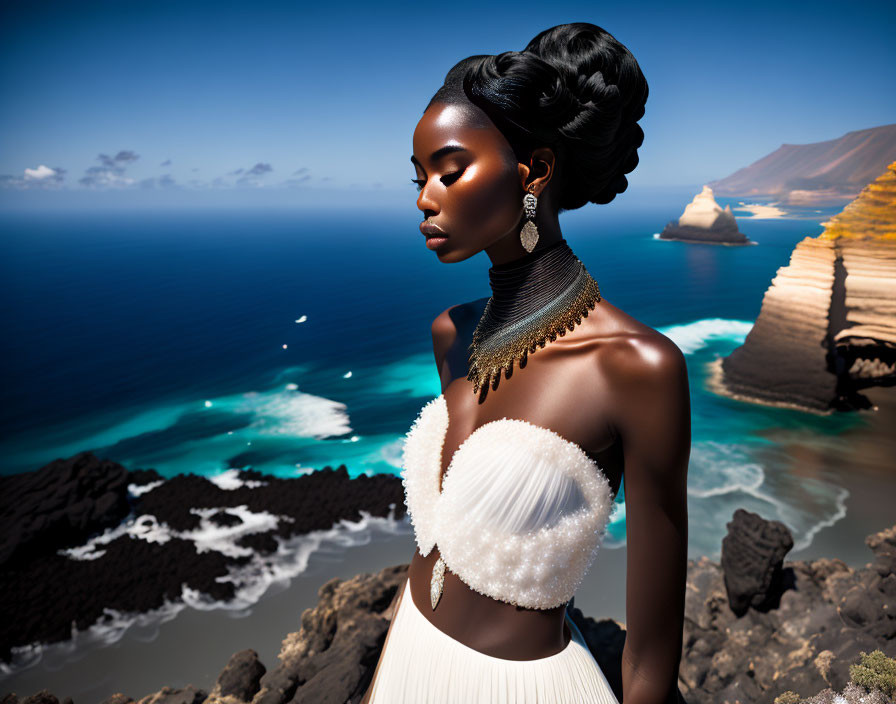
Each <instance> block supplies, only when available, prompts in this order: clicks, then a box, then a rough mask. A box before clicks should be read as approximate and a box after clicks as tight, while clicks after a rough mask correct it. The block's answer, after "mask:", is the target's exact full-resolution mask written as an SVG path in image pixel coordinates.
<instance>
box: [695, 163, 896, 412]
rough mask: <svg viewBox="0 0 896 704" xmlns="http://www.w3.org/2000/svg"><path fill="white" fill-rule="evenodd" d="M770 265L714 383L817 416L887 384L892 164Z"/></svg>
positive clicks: (894, 227) (894, 358) (892, 351)
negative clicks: (752, 311)
mask: <svg viewBox="0 0 896 704" xmlns="http://www.w3.org/2000/svg"><path fill="white" fill-rule="evenodd" d="M824 225H825V230H824V232H823V233H822V234H821V235H819V236H818V237H807V238H805V239H804V240H803V241H802V242H800V243H799V244H797V246H796V248H795V249H794V251H793V253H792V254H791V257H790V264H789V265H788V266H785V267H782V268H780V269H778V272H777V275H776V276H775V278H774V279H773V280H772V283H771V286H770V287H769V288H768V290H767V291H766V292H765V296H764V297H763V300H762V309H761V310H760V313H759V317H758V318H757V319H756V322H755V323H754V325H753V328H752V330H750V332H749V334H748V335H747V337H746V340H745V341H744V344H743V345H741V346H740V347H738V348H737V349H735V350H734V351H733V352H732V353H731V354H730V355H729V356H728V357H726V358H724V359H722V360H720V361H719V362H718V363H717V364H716V368H715V375H714V380H713V383H714V387H715V390H716V391H717V392H719V393H723V394H726V395H729V396H732V397H735V398H740V399H743V400H750V401H756V402H760V403H768V404H771V405H783V406H792V407H797V408H804V409H808V410H812V411H816V412H825V413H826V412H830V411H832V410H835V409H838V410H847V409H855V408H866V407H868V405H869V403H868V401H867V400H866V399H865V397H864V396H862V395H861V394H860V393H859V392H860V390H861V389H862V388H865V387H867V386H871V385H877V384H880V385H891V384H893V383H896V162H893V163H892V164H890V165H889V167H888V168H887V171H886V172H885V173H884V174H883V175H882V176H880V177H879V178H878V179H877V180H875V181H874V182H873V183H871V184H869V185H868V186H866V187H865V188H864V189H863V190H862V192H861V193H860V194H859V197H858V198H856V200H855V201H853V202H852V203H850V204H849V205H848V206H847V207H846V208H845V209H844V210H843V212H841V213H840V214H838V215H836V216H835V217H833V218H832V219H831V220H829V221H828V222H826V223H824Z"/></svg>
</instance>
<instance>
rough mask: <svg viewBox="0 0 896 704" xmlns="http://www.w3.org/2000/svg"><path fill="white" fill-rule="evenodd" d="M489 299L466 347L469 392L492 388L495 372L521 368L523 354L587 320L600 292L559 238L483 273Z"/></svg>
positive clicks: (497, 375)
mask: <svg viewBox="0 0 896 704" xmlns="http://www.w3.org/2000/svg"><path fill="white" fill-rule="evenodd" d="M489 281H490V284H491V287H492V297H491V298H489V300H488V303H486V306H485V310H484V311H483V313H482V317H481V318H480V320H479V324H478V325H477V326H476V330H475V332H474V333H473V339H472V342H471V343H470V347H469V350H470V358H469V365H470V371H469V373H468V374H467V380H468V381H472V382H473V392H474V393H478V392H479V390H480V389H482V390H483V392H484V393H487V391H488V388H491V389H493V390H494V389H497V388H498V382H499V381H500V380H501V373H502V372H503V373H504V377H505V378H506V379H509V378H510V377H511V375H512V374H513V366H514V363H515V362H518V363H519V364H518V366H519V367H520V369H522V368H523V367H525V366H526V362H527V360H528V355H529V354H531V353H533V352H535V351H536V350H537V349H538V348H539V347H544V346H545V345H546V344H547V343H548V342H549V341H550V342H553V341H554V340H556V339H557V336H558V335H559V336H563V335H565V334H566V332H567V331H571V330H574V329H575V326H576V325H578V324H579V323H581V322H582V318H587V317H588V313H589V311H591V310H593V309H594V307H595V305H597V303H598V302H599V301H600V299H601V295H600V288H599V287H598V285H597V282H596V281H595V280H594V279H593V278H592V277H591V275H590V274H589V273H588V270H587V269H586V268H585V265H584V264H582V262H581V261H579V259H578V257H576V256H575V254H574V253H573V251H572V249H570V247H569V244H568V243H567V242H566V240H564V239H560V240H559V241H557V242H555V243H554V244H552V245H550V246H548V247H546V248H545V249H543V250H536V251H533V252H531V253H529V254H526V255H524V256H523V257H521V258H520V259H517V260H515V261H512V262H508V263H506V264H500V265H495V266H493V267H492V268H491V269H489Z"/></svg>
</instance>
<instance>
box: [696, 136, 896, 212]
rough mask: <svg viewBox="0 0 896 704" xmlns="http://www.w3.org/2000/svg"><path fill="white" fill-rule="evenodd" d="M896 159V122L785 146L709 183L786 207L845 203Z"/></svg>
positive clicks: (731, 193)
mask: <svg viewBox="0 0 896 704" xmlns="http://www.w3.org/2000/svg"><path fill="white" fill-rule="evenodd" d="M893 160H896V123H893V124H889V125H881V126H879V127H870V128H868V129H862V130H854V131H852V132H847V133H846V134H844V135H842V136H841V137H837V138H835V139H829V140H826V141H824V142H813V143H811V144H782V145H781V146H780V147H778V148H777V149H776V150H775V151H773V152H772V153H771V154H767V155H766V156H764V157H762V158H761V159H759V160H758V161H756V162H754V163H752V164H750V165H749V166H746V167H744V168H742V169H738V170H737V171H736V172H734V173H733V174H731V175H730V176H726V177H725V178H723V179H720V180H718V181H710V183H709V185H710V186H711V187H712V188H713V190H714V191H715V192H716V194H718V195H720V196H729V197H736V196H739V197H743V196H763V197H766V196H767V197H771V198H774V200H775V201H776V203H778V204H780V205H785V206H787V205H790V206H803V207H809V206H812V207H819V206H842V205H845V204H846V203H848V202H849V201H851V200H853V199H854V198H856V196H858V194H859V192H860V191H861V190H862V188H863V187H864V186H865V184H867V183H869V182H870V181H873V180H874V179H876V178H877V177H878V175H879V174H880V173H881V172H882V171H883V170H884V169H886V168H887V164H889V163H890V162H892V161H893Z"/></svg>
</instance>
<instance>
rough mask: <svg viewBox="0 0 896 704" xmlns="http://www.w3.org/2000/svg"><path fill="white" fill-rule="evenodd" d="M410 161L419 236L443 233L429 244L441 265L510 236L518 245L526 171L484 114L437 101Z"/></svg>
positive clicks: (422, 121)
mask: <svg viewBox="0 0 896 704" xmlns="http://www.w3.org/2000/svg"><path fill="white" fill-rule="evenodd" d="M411 162H412V163H413V164H414V168H416V170H417V180H416V183H417V187H418V190H419V192H420V195H419V196H418V197H417V207H418V208H420V210H421V211H422V212H423V217H424V222H423V223H421V225H420V227H421V232H424V234H425V231H426V228H427V225H430V226H432V225H434V226H436V227H438V228H439V229H441V231H442V233H444V235H443V234H441V233H437V236H436V237H433V238H432V240H431V242H430V244H429V245H428V246H429V247H430V248H431V249H434V250H435V252H436V254H437V255H438V257H439V259H440V260H441V261H443V262H459V261H462V260H464V259H467V258H468V257H471V256H473V255H474V254H476V253H477V252H480V251H482V250H483V249H486V248H488V247H490V246H491V245H494V244H495V243H497V242H500V241H501V240H502V239H503V238H506V237H511V238H513V239H515V240H516V242H517V243H518V242H519V239H518V237H517V235H518V233H519V230H520V225H521V223H522V219H523V195H525V191H524V190H523V183H524V180H525V177H526V174H527V173H528V168H527V167H526V166H524V165H522V164H519V163H518V162H517V160H516V156H515V155H514V153H513V149H512V148H511V146H510V143H509V142H508V141H507V139H506V138H505V137H504V135H503V134H502V133H501V132H500V130H498V128H497V127H495V126H494V123H492V122H491V121H490V120H488V118H487V117H486V116H485V113H482V114H481V118H480V117H479V116H477V115H476V113H475V109H474V108H471V109H469V110H468V109H466V108H464V107H461V106H457V105H445V104H442V103H434V104H433V105H431V106H430V108H429V109H428V110H427V111H426V112H425V113H424V114H423V117H422V118H420V122H418V123H417V128H416V129H415V130H414V154H413V156H411ZM438 238H444V239H438ZM427 239H429V237H427ZM422 245H423V241H421V246H422ZM499 248H500V249H504V247H500V246H499ZM520 251H522V249H520Z"/></svg>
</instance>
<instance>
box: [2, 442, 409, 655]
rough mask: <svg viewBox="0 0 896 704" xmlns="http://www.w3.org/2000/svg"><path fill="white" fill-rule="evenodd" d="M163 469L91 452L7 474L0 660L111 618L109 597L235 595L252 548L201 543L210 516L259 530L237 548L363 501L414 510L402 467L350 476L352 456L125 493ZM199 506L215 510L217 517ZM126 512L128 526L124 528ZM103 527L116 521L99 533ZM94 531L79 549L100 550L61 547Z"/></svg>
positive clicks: (298, 531)
mask: <svg viewBox="0 0 896 704" xmlns="http://www.w3.org/2000/svg"><path fill="white" fill-rule="evenodd" d="M132 475H136V476H135V481H133V482H132V481H130V477H131V476H132ZM161 479H162V478H161V477H160V476H159V475H158V474H157V473H156V472H155V471H154V470H137V471H135V472H131V473H129V472H128V471H127V470H125V469H124V468H123V467H122V466H121V465H118V464H116V463H114V462H110V461H108V460H104V461H100V460H98V459H97V458H96V457H94V456H93V455H92V454H91V453H89V452H87V453H81V454H79V455H76V456H74V457H72V458H70V459H68V460H57V461H55V462H52V463H50V464H49V465H47V466H45V467H43V468H41V469H40V470H38V471H37V472H33V473H25V474H18V475H12V476H7V477H4V478H3V480H2V488H3V490H4V491H3V499H2V500H3V504H2V505H3V514H2V519H0V520H2V522H3V523H2V525H3V526H4V531H3V540H4V547H5V551H6V555H7V556H8V559H7V561H6V563H5V564H4V565H3V570H2V571H0V593H2V594H3V595H4V598H3V600H2V602H0V659H2V660H4V661H6V662H11V661H12V649H13V648H14V647H16V646H25V645H31V644H33V643H53V642H58V641H65V640H69V639H70V638H71V637H72V627H73V625H74V626H75V627H76V628H78V630H82V631H83V630H86V629H88V628H89V627H90V626H92V625H94V624H96V623H99V622H101V621H103V620H104V619H105V618H106V615H105V613H104V611H105V609H107V608H108V609H114V610H115V611H117V612H119V613H122V614H133V613H144V612H147V611H151V610H156V609H161V608H163V607H164V606H165V604H166V602H170V603H178V602H180V600H181V598H182V595H183V588H184V587H185V586H186V587H189V588H191V589H194V590H196V591H198V592H200V593H201V594H203V595H205V596H206V597H208V598H210V599H212V600H214V601H220V602H227V601H230V600H232V599H233V598H234V596H235V595H236V591H235V590H236V585H235V584H234V582H233V581H231V580H222V579H220V578H223V577H227V576H229V575H231V574H232V573H233V571H234V570H238V569H239V568H240V567H242V566H245V565H246V564H247V563H248V562H249V561H250V560H251V559H252V556H251V555H246V554H240V553H239V551H238V550H237V551H236V552H234V551H230V552H227V551H226V550H224V551H221V550H217V549H207V547H208V546H203V549H202V550H200V549H198V545H197V542H196V540H195V537H194V536H193V535H191V534H190V531H196V530H197V529H200V528H202V527H203V520H207V524H206V526H207V527H214V526H218V527H224V528H231V529H233V530H240V528H243V529H244V530H246V531H249V532H246V533H245V534H242V535H240V536H239V537H238V538H236V539H234V540H233V544H234V547H236V548H237V549H239V548H243V552H245V548H250V549H251V550H252V551H253V552H254V553H255V555H256V556H263V555H270V554H273V553H276V552H277V551H278V548H279V547H280V545H281V543H282V541H284V540H289V539H292V538H296V537H299V536H302V535H305V534H307V533H309V532H311V531H314V530H330V529H331V528H332V527H333V526H334V524H336V523H337V522H339V521H340V520H343V519H347V520H351V521H358V520H360V519H361V518H362V514H361V511H364V512H366V513H368V514H370V515H372V516H380V517H386V516H389V515H390V514H391V515H392V516H393V517H394V518H401V517H403V515H404V510H405V506H404V490H403V488H402V485H401V480H400V479H399V478H398V477H395V476H391V475H378V476H373V477H369V476H366V475H362V476H360V477H358V478H356V479H351V478H350V477H349V475H348V471H347V470H346V468H345V467H344V466H341V467H339V468H338V469H332V468H330V467H326V468H324V469H322V470H320V471H317V472H314V473H312V474H309V475H305V476H301V477H295V478H290V479H281V478H278V477H273V476H267V475H262V474H260V473H259V472H255V471H251V470H249V471H243V472H240V473H239V474H238V479H239V480H241V481H242V482H249V481H251V482H260V483H261V484H262V485H261V486H254V485H252V486H247V485H245V484H244V485H242V486H239V487H238V488H236V489H230V490H227V489H222V488H220V487H219V486H217V485H216V484H214V483H212V482H211V481H209V480H208V479H206V478H204V477H199V476H195V475H181V476H177V477H174V478H172V479H168V480H165V481H162V482H161V483H160V484H159V485H158V486H156V487H155V488H152V489H150V490H149V491H147V492H146V493H142V494H140V495H138V496H136V497H134V496H130V495H129V494H128V493H127V487H128V484H138V485H140V486H147V485H149V484H152V483H154V482H160V481H161ZM129 502H130V503H129ZM238 506H242V507H244V509H241V510H247V511H249V512H252V513H256V514H258V513H264V514H266V515H268V516H271V515H273V516H274V517H275V518H276V526H275V527H273V528H270V527H268V528H266V529H264V530H262V529H258V528H253V527H251V526H249V527H245V526H243V521H242V519H241V518H240V517H239V516H238V515H235V514H234V513H231V511H230V510H228V509H234V508H235V507H238ZM196 509H205V510H206V511H205V513H206V516H207V519H203V518H202V516H200V515H199V514H198V513H197V512H196ZM215 509H217V510H215ZM124 519H126V521H127V522H126V523H125V524H124V526H123V527H129V532H123V534H121V535H117V536H116V533H117V532H119V531H120V528H119V524H121V523H122V520H124ZM104 530H111V531H112V532H111V533H110V534H109V535H108V536H107V537H106V538H102V536H100V537H97V536H99V534H101V533H102V532H103V531H104ZM91 536H93V538H92V539H93V541H94V542H92V543H89V544H88V545H89V547H90V548H91V550H90V551H89V553H90V554H89V556H87V555H81V557H89V558H90V559H78V557H79V556H78V555H75V554H69V553H67V552H61V551H62V550H64V549H66V548H75V547H77V548H79V550H80V549H81V546H84V545H85V543H86V542H87V541H88V539H89V538H91ZM143 536H145V538H144V537H143ZM104 541H105V542H104Z"/></svg>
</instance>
